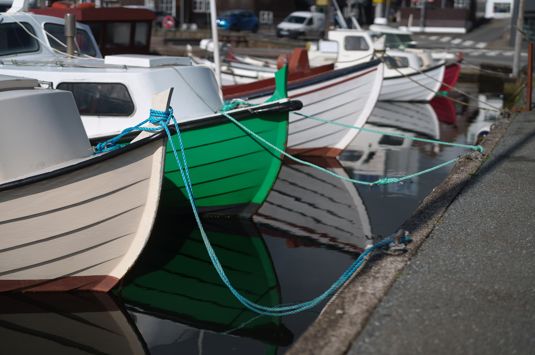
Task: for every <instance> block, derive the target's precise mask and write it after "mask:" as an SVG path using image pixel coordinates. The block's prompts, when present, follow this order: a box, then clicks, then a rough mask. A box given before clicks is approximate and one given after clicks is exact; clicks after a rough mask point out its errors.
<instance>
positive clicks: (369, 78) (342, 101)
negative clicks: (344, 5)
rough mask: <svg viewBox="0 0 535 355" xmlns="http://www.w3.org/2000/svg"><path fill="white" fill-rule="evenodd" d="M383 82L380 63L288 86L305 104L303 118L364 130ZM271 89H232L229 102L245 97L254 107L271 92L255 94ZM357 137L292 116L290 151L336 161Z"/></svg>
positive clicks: (343, 129) (353, 131)
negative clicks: (330, 158) (363, 127)
mask: <svg viewBox="0 0 535 355" xmlns="http://www.w3.org/2000/svg"><path fill="white" fill-rule="evenodd" d="M382 81H383V65H382V64H380V63H379V62H378V61H376V62H371V63H366V64H361V65H357V66H353V67H348V68H343V69H337V70H330V71H328V72H324V73H320V74H317V75H313V76H310V77H303V78H302V79H297V80H292V81H290V82H289V83H288V97H289V98H292V99H297V100H300V101H301V102H302V103H303V108H302V109H301V110H300V113H302V114H305V115H308V116H313V117H318V118H321V119H324V120H327V121H330V122H335V123H338V124H341V125H347V126H358V127H361V126H363V125H364V124H365V123H366V120H367V119H368V117H369V115H370V113H371V112H372V110H373V107H374V106H375V103H376V102H377V99H378V97H379V92H380V90H381V83H382ZM270 85H272V82H270V81H269V80H265V81H262V82H257V83H256V85H255V87H253V88H251V87H250V86H249V87H245V88H244V91H242V92H241V93H240V92H239V90H236V89H230V90H231V92H232V95H228V96H227V95H226V96H225V98H226V99H227V98H235V97H242V98H246V99H249V100H251V101H252V102H254V103H258V102H262V100H264V99H265V98H266V97H267V95H268V94H267V92H266V93H264V94H263V95H262V96H260V97H259V96H258V95H256V94H254V92H255V91H257V90H259V89H261V88H262V86H265V87H268V88H269V87H270ZM223 92H224V93H225V89H224V91H223ZM251 92H253V94H251ZM357 134H358V130H356V129H351V128H348V127H343V126H340V125H333V124H332V123H326V122H319V121H317V120H312V119H310V118H305V117H303V116H300V115H297V114H295V113H293V112H292V113H290V126H289V132H288V148H287V149H288V152H289V153H291V154H299V155H311V156H328V157H335V156H337V155H338V154H339V153H340V152H341V151H342V150H343V149H344V148H345V147H346V146H347V145H348V144H349V143H350V142H351V141H352V140H353V139H354V138H355V136H356V135H357Z"/></svg>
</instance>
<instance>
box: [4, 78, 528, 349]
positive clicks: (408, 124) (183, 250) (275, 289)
mask: <svg viewBox="0 0 535 355" xmlns="http://www.w3.org/2000/svg"><path fill="white" fill-rule="evenodd" d="M461 85H462V84H461ZM465 85H467V84H465ZM463 90H465V91H470V92H477V86H476V87H470V86H469V85H467V86H466V87H463ZM457 99H458V100H461V101H462V102H466V103H469V104H471V105H475V104H477V103H476V102H474V101H473V100H470V99H468V98H466V97H458V98H457ZM485 99H489V98H488V97H485ZM492 120H493V118H492V117H490V116H485V115H482V114H481V111H480V112H478V111H477V110H474V109H470V108H468V107H467V106H463V105H458V104H455V105H453V104H452V103H451V101H444V99H443V98H440V99H439V100H437V101H434V102H432V103H431V104H403V103H380V104H378V105H377V108H376V109H375V111H374V112H373V114H372V117H371V118H370V120H369V122H368V124H367V127H368V128H372V129H378V130H381V131H384V132H389V133H395V134H403V135H404V137H389V136H387V135H384V134H383V135H381V134H375V133H374V134H372V133H367V132H361V133H360V134H359V135H358V137H357V139H356V140H355V141H354V142H353V143H352V144H351V145H350V147H348V149H347V150H346V151H344V152H343V153H342V155H341V156H340V158H339V159H315V160H314V161H313V162H314V163H316V164H318V165H321V166H323V167H326V168H327V169H329V170H331V171H333V172H335V173H337V174H339V175H343V176H349V177H354V178H358V179H360V180H367V181H375V180H377V179H378V178H381V177H384V176H402V175H406V174H409V173H413V172H415V171H419V170H422V169H426V168H429V167H431V166H433V165H436V164H438V163H441V162H443V161H447V160H450V159H452V158H454V157H456V156H458V155H460V154H462V153H464V151H463V150H461V149H459V148H453V147H444V146H439V145H437V144H428V143H414V142H412V141H411V140H410V139H408V138H407V137H426V138H433V139H442V140H446V141H451V142H456V143H470V144H473V143H475V140H477V139H478V138H479V137H480V136H482V135H484V132H485V130H486V129H487V128H488V127H490V125H491V124H492ZM525 143H527V142H526V141H520V142H518V143H517V144H516V146H515V147H514V148H512V149H511V150H510V151H507V152H504V153H503V154H502V156H504V157H505V156H507V155H508V154H511V153H512V152H513V151H514V150H515V149H518V148H520V147H521V146H522V145H523V144H525ZM499 160H500V159H496V161H494V162H492V163H491V164H488V165H486V166H484V168H483V169H482V170H481V172H480V173H486V172H488V171H491V169H492V168H493V166H494V164H498V163H499ZM449 169H450V167H445V168H442V169H440V170H437V171H435V172H433V173H431V174H428V175H424V176H420V177H417V178H414V179H412V180H411V181H410V182H406V183H402V184H394V185H386V186H376V187H372V188H370V187H363V186H357V185H353V184H351V183H348V182H345V181H343V180H339V179H336V178H334V177H332V176H330V175H326V174H323V173H321V172H318V171H317V170H314V169H312V168H310V167H307V166H303V165H298V164H292V163H288V162H285V164H284V165H283V167H282V169H281V171H280V174H279V177H278V179H277V181H276V183H275V185H274V186H273V189H272V190H271V192H270V194H269V196H268V199H267V201H266V202H265V203H264V204H263V206H262V207H261V208H260V209H259V210H258V212H257V214H256V215H255V216H254V218H253V220H251V221H249V220H248V221H242V220H236V219H205V220H204V221H203V223H204V224H205V227H206V231H207V233H208V236H209V239H210V241H211V242H212V244H213V247H214V249H215V251H216V254H217V256H218V257H219V258H220V260H221V262H222V264H223V267H224V269H225V271H226V272H227V274H228V276H229V279H230V280H231V282H232V283H233V285H234V286H235V287H236V288H237V289H238V290H239V291H240V292H241V293H242V294H243V295H245V296H246V297H248V298H249V299H251V300H253V301H255V302H258V303H261V304H263V305H266V306H274V305H279V304H288V303H296V302H303V301H307V300H309V299H311V298H313V297H315V296H317V295H319V294H320V293H322V292H323V291H324V290H325V289H327V288H328V287H329V286H330V285H331V284H332V282H333V281H334V280H336V279H337V278H338V277H339V276H340V274H341V273H342V272H344V271H345V269H346V268H347V267H348V266H349V265H350V264H351V263H352V262H353V261H354V260H355V259H356V258H357V257H358V255H359V253H360V252H361V251H362V250H363V248H364V247H365V246H366V245H367V244H368V243H369V241H370V238H371V237H372V235H378V234H379V235H388V234H390V233H392V232H394V231H395V230H397V229H398V228H399V227H400V226H401V225H402V224H403V223H404V222H405V221H406V220H407V218H408V217H410V216H411V215H412V214H413V213H414V211H415V209H416V208H417V206H418V205H419V204H420V202H421V201H422V200H423V199H424V198H425V196H427V195H428V194H429V192H430V191H431V190H432V189H433V188H434V187H435V186H436V185H437V184H439V183H440V182H441V181H442V180H443V179H444V178H445V176H446V175H447V174H448V172H449ZM439 199H440V197H439ZM424 217H425V216H424ZM192 223H193V219H192V218H191V216H188V215H184V216H180V217H177V216H163V215H160V216H159V217H158V220H157V223H156V224H155V230H154V232H153V234H152V236H151V239H150V240H149V243H148V244H147V246H146V248H145V249H144V252H143V254H142V256H141V258H140V259H139V260H138V262H137V263H136V264H135V266H134V267H133V269H132V270H130V271H129V272H128V274H127V276H126V277H125V278H124V279H123V280H121V282H120V283H119V285H118V286H117V287H116V288H115V289H114V290H113V294H112V295H91V294H62V295H57V294H55V295H43V294H31V295H30V294H23V295H2V296H1V298H0V336H1V337H2V339H3V340H4V343H3V345H2V350H6V349H7V351H8V353H31V352H35V351H37V352H38V353H47V354H48V353H51V354H61V353H69V354H71V353H76V352H85V353H94V354H102V353H106V354H138V353H139V354H141V353H150V354H176V353H186V354H193V353H195V354H196V353H203V354H230V353H233V354H238V353H239V354H257V353H268V354H277V353H278V354H280V353H284V352H285V351H286V350H287V349H288V347H289V346H291V344H292V342H293V341H294V340H295V339H297V338H298V337H299V336H300V335H301V334H302V333H303V332H304V331H305V330H306V328H307V327H308V326H309V325H310V324H311V323H312V322H313V321H314V320H315V319H316V318H317V316H318V314H319V312H320V311H321V308H322V307H323V306H324V303H323V304H321V305H319V306H318V307H316V308H314V309H312V310H308V311H306V312H303V313H301V314H298V315H294V316H288V317H281V318H272V317H265V316H258V315H257V314H255V313H253V312H251V311H249V310H248V309H246V308H245V307H244V306H242V305H241V304H240V303H239V302H238V301H237V300H236V299H235V298H234V297H233V296H232V294H231V293H230V291H229V290H228V289H227V288H226V286H225V285H224V284H223V282H222V281H221V279H220V278H219V275H218V274H217V272H216V271H215V269H214V267H213V266H212V264H211V261H210V259H209V256H208V254H207V252H206V249H205V247H204V244H203V241H202V239H201V235H200V233H199V231H198V229H197V227H196V226H194V225H193V224H192Z"/></svg>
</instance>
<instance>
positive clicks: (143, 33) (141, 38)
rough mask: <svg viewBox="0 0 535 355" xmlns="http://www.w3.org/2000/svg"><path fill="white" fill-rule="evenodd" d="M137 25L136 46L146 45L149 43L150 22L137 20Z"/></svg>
mask: <svg viewBox="0 0 535 355" xmlns="http://www.w3.org/2000/svg"><path fill="white" fill-rule="evenodd" d="M135 26H136V33H135V35H134V46H136V47H144V46H146V45H147V44H148V43H149V42H148V40H149V24H148V23H147V22H136V23H135Z"/></svg>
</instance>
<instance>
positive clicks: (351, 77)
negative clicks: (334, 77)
mask: <svg viewBox="0 0 535 355" xmlns="http://www.w3.org/2000/svg"><path fill="white" fill-rule="evenodd" d="M376 70H377V67H375V68H373V69H371V70H368V71H367V72H364V73H360V74H357V75H353V76H350V77H349V78H345V79H343V80H340V81H337V82H335V83H331V84H329V85H325V86H322V87H319V88H317V89H314V90H309V91H305V92H302V93H300V94H298V95H293V96H291V97H290V98H292V99H293V98H297V97H301V96H305V95H308V94H312V93H315V92H318V91H321V90H324V89H328V88H331V87H333V86H336V85H340V84H343V83H345V82H347V81H351V80H353V79H356V78H360V77H361V76H364V75H368V74H370V73H372V72H374V71H376Z"/></svg>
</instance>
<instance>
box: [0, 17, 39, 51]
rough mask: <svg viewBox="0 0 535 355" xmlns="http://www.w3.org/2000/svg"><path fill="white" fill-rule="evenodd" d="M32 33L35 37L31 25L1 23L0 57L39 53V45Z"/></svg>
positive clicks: (24, 23)
mask: <svg viewBox="0 0 535 355" xmlns="http://www.w3.org/2000/svg"><path fill="white" fill-rule="evenodd" d="M22 26H24V28H23V27H22ZM28 32H29V33H28ZM30 33H31V34H33V35H35V32H34V30H33V27H32V26H31V25H30V24H29V23H26V22H21V24H20V25H19V24H18V23H13V22H10V23H0V56H1V55H11V54H21V53H30V52H37V51H38V50H39V43H38V42H37V40H36V39H35V38H33V37H32V36H31V35H30Z"/></svg>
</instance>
